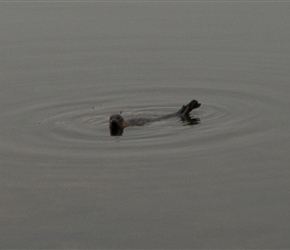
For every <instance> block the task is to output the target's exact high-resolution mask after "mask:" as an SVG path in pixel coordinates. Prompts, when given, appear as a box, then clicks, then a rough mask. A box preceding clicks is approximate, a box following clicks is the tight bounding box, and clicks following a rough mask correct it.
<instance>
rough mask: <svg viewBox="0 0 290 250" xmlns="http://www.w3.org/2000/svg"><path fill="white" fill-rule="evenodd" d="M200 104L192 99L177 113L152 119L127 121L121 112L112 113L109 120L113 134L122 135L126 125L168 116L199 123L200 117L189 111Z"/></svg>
mask: <svg viewBox="0 0 290 250" xmlns="http://www.w3.org/2000/svg"><path fill="white" fill-rule="evenodd" d="M200 105H201V104H200V103H199V102H198V101H196V100H192V101H191V102H190V103H188V104H187V105H183V106H182V107H181V109H180V110H179V111H177V112H176V113H172V114H169V115H165V116H161V117H157V118H152V119H150V118H149V119H146V118H139V119H132V120H128V121H126V120H125V119H124V118H123V116H121V115H120V114H115V115H111V116H110V121H109V122H110V133H111V135H112V136H115V135H122V134H123V131H124V128H126V127H129V126H142V125H144V124H146V123H149V122H154V121H161V120H164V119H168V118H171V117H175V116H177V117H180V118H181V120H183V121H187V122H188V123H189V124H197V123H199V119H198V118H191V117H190V116H189V113H190V112H191V111H192V110H193V109H197V108H199V107H200Z"/></svg>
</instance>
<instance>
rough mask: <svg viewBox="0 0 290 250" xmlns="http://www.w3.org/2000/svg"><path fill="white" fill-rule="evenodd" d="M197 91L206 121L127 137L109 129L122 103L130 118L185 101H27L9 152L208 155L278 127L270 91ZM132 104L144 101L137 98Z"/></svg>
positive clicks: (155, 126)
mask: <svg viewBox="0 0 290 250" xmlns="http://www.w3.org/2000/svg"><path fill="white" fill-rule="evenodd" d="M146 91H147V90H145V92H146ZM148 91H149V90H148ZM179 91H180V90H179ZM187 92H189V90H187V89H182V90H181V93H182V95H183V96H186V93H187ZM195 93H196V94H195V96H197V97H198V98H197V99H198V100H199V101H200V102H201V103H202V105H201V107H200V108H199V109H197V110H194V111H193V112H192V113H193V114H194V117H198V118H199V119H200V120H201V123H200V124H198V125H194V126H192V125H190V126H189V125H188V126H185V124H184V123H182V122H181V121H180V120H179V119H176V118H172V119H168V120H165V121H159V122H154V123H150V124H147V125H145V126H142V127H129V128H126V129H125V131H124V134H123V136H121V137H111V136H110V135H109V129H108V118H109V116H110V114H112V113H113V112H115V111H114V110H118V109H119V107H121V108H122V109H123V115H124V117H125V119H126V118H134V117H152V116H156V117H157V116H160V115H164V114H168V113H171V112H174V111H176V110H177V109H178V108H179V106H180V104H175V103H173V104H172V105H171V106H166V105H162V103H160V105H158V106H157V105H154V106H155V107H154V108H153V107H152V104H146V103H145V104H144V103H142V104H139V105H134V106H133V105H128V104H126V105H124V103H120V100H123V99H122V96H121V97H120V98H119V99H116V98H114V96H115V95H114V93H112V94H111V95H110V97H106V98H104V99H101V100H99V101H98V102H96V101H95V100H94V99H87V100H83V99H82V100H75V101H71V102H62V101H60V102H54V103H50V102H47V103H42V104H41V105H39V104H37V105H30V106H27V105H21V106H19V107H18V108H16V109H14V110H13V111H12V110H10V112H8V114H6V115H7V117H8V118H7V119H8V121H7V130H8V131H9V133H8V135H7V136H6V137H5V136H4V140H6V148H5V150H6V155H10V156H11V157H12V158H13V156H14V155H22V156H25V157H29V156H31V159H35V155H38V156H39V157H40V158H41V157H44V158H56V159H59V161H60V162H61V161H62V160H63V158H70V160H68V161H69V162H72V161H75V160H78V161H84V159H85V161H88V162H89V161H91V162H94V161H96V157H109V156H110V154H112V152H114V153H116V150H117V151H118V153H121V154H122V153H125V152H129V151H130V152H131V153H133V154H139V155H140V154H144V152H147V153H153V154H164V155H166V154H168V152H173V153H174V152H175V153H177V152H183V153H186V152H187V153H189V154H190V153H192V152H198V153H199V154H208V152H209V151H210V152H211V153H218V152H221V151H223V150H233V149H234V148H235V149H237V148H239V147H245V146H247V145H251V144H253V143H255V142H257V141H262V140H264V138H265V135H266V134H267V131H269V130H271V129H273V126H274V122H273V121H269V122H268V123H265V119H264V117H266V116H267V115H268V113H269V112H270V111H271V110H275V109H277V106H278V105H280V103H279V101H277V100H273V99H271V98H270V97H269V96H267V95H261V94H259V95H258V94H257V93H251V92H241V91H238V90H231V91H229V90H218V89H209V88H199V89H196V90H195ZM166 94H167V95H168V96H169V99H171V100H173V99H176V98H174V97H175V93H174V91H173V92H169V91H168V92H167V93H166ZM123 95H124V96H125V93H123ZM187 100H190V98H187ZM157 102H158V101H152V102H151V103H153V104H155V103H157ZM163 102H164V101H163ZM128 103H132V104H133V103H138V102H137V100H136V99H134V98H132V99H130V100H129V101H128ZM273 103H274V104H275V106H274V107H273ZM281 106H282V104H281ZM8 127H9V128H8ZM116 142H117V144H116ZM120 145H123V147H122V146H120Z"/></svg>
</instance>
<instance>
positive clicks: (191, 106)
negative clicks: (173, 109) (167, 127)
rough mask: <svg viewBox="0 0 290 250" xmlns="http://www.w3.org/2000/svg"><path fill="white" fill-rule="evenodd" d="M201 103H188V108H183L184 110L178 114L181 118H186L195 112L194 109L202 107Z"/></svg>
mask: <svg viewBox="0 0 290 250" xmlns="http://www.w3.org/2000/svg"><path fill="white" fill-rule="evenodd" d="M200 105H201V104H200V103H199V102H198V101H196V100H192V101H191V102H190V103H188V104H187V105H186V106H184V105H183V106H182V108H181V109H180V110H179V111H178V112H177V114H178V115H180V116H186V115H189V113H190V112H191V111H192V110H193V109H197V108H198V107H200Z"/></svg>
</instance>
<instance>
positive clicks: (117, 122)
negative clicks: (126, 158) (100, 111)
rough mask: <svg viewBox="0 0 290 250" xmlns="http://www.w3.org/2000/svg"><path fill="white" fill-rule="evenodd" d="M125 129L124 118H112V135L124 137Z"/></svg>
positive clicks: (116, 116) (112, 116)
mask: <svg viewBox="0 0 290 250" xmlns="http://www.w3.org/2000/svg"><path fill="white" fill-rule="evenodd" d="M124 128H125V120H124V118H123V116H121V115H119V114H117V115H111V116H110V133H111V135H113V136H114V135H122V134H123V130H124Z"/></svg>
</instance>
